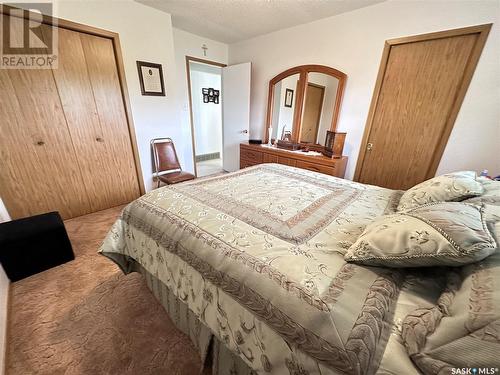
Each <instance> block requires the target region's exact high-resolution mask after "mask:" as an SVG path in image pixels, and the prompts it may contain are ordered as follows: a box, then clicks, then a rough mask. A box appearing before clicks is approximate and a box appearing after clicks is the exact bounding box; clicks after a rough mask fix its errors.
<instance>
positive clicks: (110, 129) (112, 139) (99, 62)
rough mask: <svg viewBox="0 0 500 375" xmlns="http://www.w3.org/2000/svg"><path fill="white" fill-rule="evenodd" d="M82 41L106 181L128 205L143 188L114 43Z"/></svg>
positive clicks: (85, 37)
mask: <svg viewBox="0 0 500 375" xmlns="http://www.w3.org/2000/svg"><path fill="white" fill-rule="evenodd" d="M80 39H81V41H82V46H83V51H84V53H85V61H86V63H87V71H88V74H89V78H90V83H91V86H92V91H93V94H94V99H95V103H96V108H97V114H98V116H99V120H100V124H101V134H102V136H103V140H104V143H105V145H106V150H107V154H106V156H107V162H108V165H107V166H108V168H107V170H106V173H108V176H107V181H108V184H110V185H111V186H112V189H113V197H114V199H115V200H116V201H118V202H120V203H119V204H121V203H128V202H131V201H132V200H134V199H136V198H137V197H138V196H139V195H140V189H139V181H138V176H137V169H136V166H135V161H134V154H133V151H132V142H131V138H130V131H129V128H128V122H127V115H126V114H125V107H124V103H123V95H122V91H121V87H120V79H119V78H118V71H117V68H116V59H115V53H114V48H113V42H112V41H111V40H110V39H107V38H101V37H98V36H92V35H88V34H81V35H80Z"/></svg>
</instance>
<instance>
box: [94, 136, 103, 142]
mask: <svg viewBox="0 0 500 375" xmlns="http://www.w3.org/2000/svg"><path fill="white" fill-rule="evenodd" d="M95 140H96V141H97V142H104V139H102V138H101V137H97V138H96V139H95Z"/></svg>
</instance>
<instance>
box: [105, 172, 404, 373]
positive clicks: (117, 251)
mask: <svg viewBox="0 0 500 375" xmlns="http://www.w3.org/2000/svg"><path fill="white" fill-rule="evenodd" d="M400 194H401V193H400V192H398V191H393V190H388V189H383V188H379V187H374V186H369V185H363V184H359V183H355V182H352V181H347V180H343V179H338V178H335V177H331V176H327V175H323V174H319V173H315V172H310V171H306V170H302V169H296V168H292V167H287V166H282V165H278V164H263V165H258V166H255V167H250V168H246V169H243V170H241V171H238V172H235V173H230V174H227V175H223V176H219V177H213V178H208V179H201V180H195V181H193V182H189V183H183V184H179V185H174V186H169V187H164V188H160V189H157V190H154V191H152V192H150V193H149V194H146V195H145V196H143V197H141V198H139V199H137V200H136V201H134V202H132V203H131V204H129V205H128V206H127V207H126V208H125V209H124V211H123V213H122V215H121V217H120V218H119V219H118V221H117V222H116V223H115V224H114V226H113V227H112V229H111V231H110V233H109V234H108V236H107V238H106V240H105V242H104V244H103V245H102V248H101V250H100V251H101V253H102V254H103V255H106V256H108V257H110V258H111V259H113V260H114V261H116V262H117V263H118V264H119V265H120V266H121V267H122V269H123V270H124V271H125V272H127V270H128V269H129V268H130V264H131V263H132V262H138V263H139V264H140V265H141V266H142V267H144V268H145V269H146V270H147V271H148V272H150V273H151V274H152V275H154V276H155V277H156V278H158V279H159V280H161V282H162V283H164V284H165V285H166V286H167V287H168V288H169V289H170V290H171V291H172V292H173V293H174V294H175V295H176V296H177V297H178V298H180V299H181V300H182V301H183V302H185V303H186V304H187V305H188V306H189V308H190V309H191V310H192V311H193V312H194V313H195V314H196V316H197V317H198V318H199V319H200V321H201V322H203V323H204V324H205V325H206V326H207V327H209V328H210V329H211V330H212V332H213V333H214V334H215V335H217V336H218V337H219V339H220V340H221V341H222V342H224V343H225V345H227V347H228V348H229V349H230V350H232V351H233V352H234V353H237V354H238V355H240V357H241V358H243V360H244V361H245V362H246V363H247V364H248V365H249V366H250V367H251V368H252V369H254V370H255V371H256V372H258V373H275V374H282V373H291V374H308V373H310V374H317V373H321V374H371V373H376V372H377V371H379V373H390V372H391V371H392V370H389V368H390V367H391V364H390V363H389V362H391V361H394V362H395V363H397V365H396V366H395V367H394V368H395V369H396V370H397V371H405V372H406V373H411V372H414V369H413V367H412V365H411V362H410V361H409V359H408V358H407V356H405V353H404V351H402V350H401V348H402V346H400V345H398V343H397V342H392V341H391V342H390V343H389V345H388V341H389V338H390V337H391V334H392V335H396V336H397V334H398V332H397V331H398V328H397V327H398V324H397V321H396V320H395V317H394V314H395V313H397V309H398V308H399V309H401V307H398V303H397V301H398V298H400V297H401V296H400V292H401V289H405V288H406V287H407V286H408V285H411V284H412V282H413V281H412V280H411V279H409V278H408V275H407V274H406V273H403V271H399V270H394V269H392V270H391V269H384V268H376V267H361V266H356V265H353V264H347V263H346V262H345V261H344V259H343V255H344V253H345V251H346V249H347V248H348V247H349V246H350V245H351V244H352V243H353V242H354V241H355V240H356V238H357V237H358V236H359V235H360V234H361V232H362V231H363V229H364V227H365V226H366V225H367V224H368V223H369V222H370V221H371V220H372V219H373V218H375V217H377V216H379V215H382V214H383V213H384V212H390V211H393V210H394V207H395V206H396V205H397V203H398V201H399V197H400ZM409 295H410V297H409V298H411V293H410V294H409ZM408 306H411V307H413V302H412V303H411V304H408ZM403 310H404V308H403ZM392 347H394V348H392ZM391 348H392V349H391ZM389 349H390V350H391V351H392V355H391V356H387V354H386V355H384V353H386V352H387V350H389ZM388 361H389V362H388ZM384 366H385V367H384ZM398 366H399V367H398ZM382 368H387V370H383V369H382Z"/></svg>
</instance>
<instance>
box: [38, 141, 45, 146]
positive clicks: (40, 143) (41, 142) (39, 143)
mask: <svg viewBox="0 0 500 375" xmlns="http://www.w3.org/2000/svg"><path fill="white" fill-rule="evenodd" d="M36 144H37V146H43V145H44V144H45V142H44V141H38V142H37V143H36Z"/></svg>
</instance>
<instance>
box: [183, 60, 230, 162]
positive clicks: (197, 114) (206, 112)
mask: <svg viewBox="0 0 500 375" xmlns="http://www.w3.org/2000/svg"><path fill="white" fill-rule="evenodd" d="M190 66H191V68H190V70H191V96H192V105H193V125H194V135H195V137H194V139H195V150H196V155H204V154H211V153H214V152H219V153H220V154H221V155H222V109H221V108H222V105H221V100H222V95H221V96H220V97H219V104H215V103H212V102H210V103H204V102H203V94H202V88H213V89H215V90H219V92H220V91H221V83H222V82H221V73H222V72H221V68H219V67H217V66H211V65H205V64H197V63H191V65H190Z"/></svg>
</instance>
